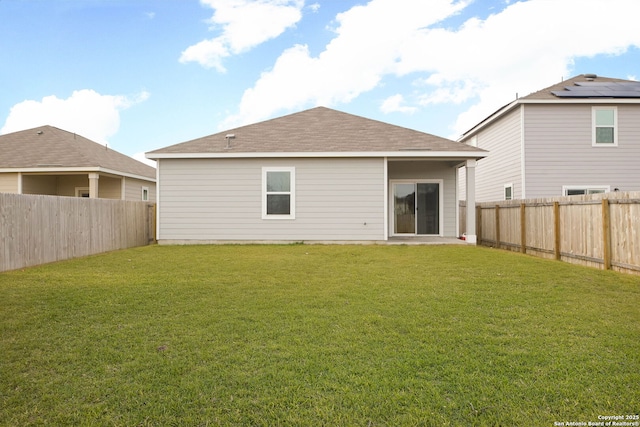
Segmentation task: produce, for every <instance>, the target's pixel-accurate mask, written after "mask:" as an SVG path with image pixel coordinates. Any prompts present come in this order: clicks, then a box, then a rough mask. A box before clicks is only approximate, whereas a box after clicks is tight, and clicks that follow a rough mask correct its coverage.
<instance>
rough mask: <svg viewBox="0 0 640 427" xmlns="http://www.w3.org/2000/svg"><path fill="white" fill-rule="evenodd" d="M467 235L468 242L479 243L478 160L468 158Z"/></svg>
mask: <svg viewBox="0 0 640 427" xmlns="http://www.w3.org/2000/svg"><path fill="white" fill-rule="evenodd" d="M465 167H466V175H467V188H466V190H467V235H466V239H467V240H466V242H467V243H469V244H472V245H475V244H476V243H477V236H476V160H475V159H470V160H467V164H466V165H465Z"/></svg>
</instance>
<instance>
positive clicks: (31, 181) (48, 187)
mask: <svg viewBox="0 0 640 427" xmlns="http://www.w3.org/2000/svg"><path fill="white" fill-rule="evenodd" d="M57 193H58V188H57V178H56V177H55V176H51V175H22V194H44V195H49V196H55V195H57Z"/></svg>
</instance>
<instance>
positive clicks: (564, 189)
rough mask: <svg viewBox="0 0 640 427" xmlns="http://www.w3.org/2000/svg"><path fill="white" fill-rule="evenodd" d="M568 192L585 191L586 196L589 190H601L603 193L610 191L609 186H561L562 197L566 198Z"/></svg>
mask: <svg viewBox="0 0 640 427" xmlns="http://www.w3.org/2000/svg"><path fill="white" fill-rule="evenodd" d="M569 190H586V194H589V190H602V191H604V192H605V193H608V192H609V191H611V186H610V185H563V186H562V195H563V196H566V195H567V192H568V191H569Z"/></svg>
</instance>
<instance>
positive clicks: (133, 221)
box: [0, 193, 155, 271]
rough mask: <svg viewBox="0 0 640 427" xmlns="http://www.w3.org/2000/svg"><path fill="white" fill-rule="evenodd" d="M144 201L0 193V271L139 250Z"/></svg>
mask: <svg viewBox="0 0 640 427" xmlns="http://www.w3.org/2000/svg"><path fill="white" fill-rule="evenodd" d="M154 222H155V205H154V204H151V203H149V202H133V201H124V200H108V199H87V198H80V197H58V196H35V195H33V196H32V195H22V194H2V193H0V271H7V270H14V269H18V268H22V267H28V266H33V265H39V264H44V263H48V262H54V261H61V260H64V259H69V258H75V257H81V256H86V255H92V254H97V253H101V252H107V251H112V250H117V249H124V248H130V247H135V246H144V245H148V244H150V243H152V242H153V241H154V239H155V225H154Z"/></svg>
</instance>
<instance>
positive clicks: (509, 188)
mask: <svg viewBox="0 0 640 427" xmlns="http://www.w3.org/2000/svg"><path fill="white" fill-rule="evenodd" d="M504 199H505V200H513V184H505V185H504Z"/></svg>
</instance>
